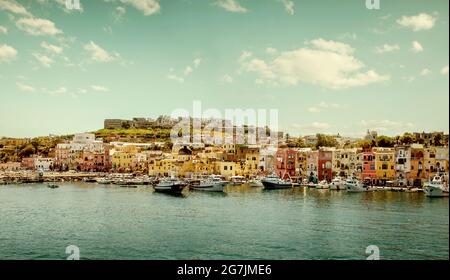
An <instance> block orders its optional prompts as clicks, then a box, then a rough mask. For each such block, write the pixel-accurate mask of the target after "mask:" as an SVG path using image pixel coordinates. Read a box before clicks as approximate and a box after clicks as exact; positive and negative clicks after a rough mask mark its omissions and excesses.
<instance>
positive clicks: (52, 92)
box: [41, 87, 67, 96]
mask: <svg viewBox="0 0 450 280" xmlns="http://www.w3.org/2000/svg"><path fill="white" fill-rule="evenodd" d="M41 90H42V92H44V93H47V94H49V95H51V96H60V95H63V94H65V93H67V88H66V87H59V88H57V89H54V90H48V89H46V88H42V89H41Z"/></svg>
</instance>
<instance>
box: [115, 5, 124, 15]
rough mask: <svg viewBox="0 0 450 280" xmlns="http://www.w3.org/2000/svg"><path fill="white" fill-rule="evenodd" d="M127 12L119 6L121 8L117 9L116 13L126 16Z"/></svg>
mask: <svg viewBox="0 0 450 280" xmlns="http://www.w3.org/2000/svg"><path fill="white" fill-rule="evenodd" d="M126 11H127V10H126V9H125V8H124V7H121V6H119V7H117V8H116V12H117V14H119V15H123V14H125V13H126Z"/></svg>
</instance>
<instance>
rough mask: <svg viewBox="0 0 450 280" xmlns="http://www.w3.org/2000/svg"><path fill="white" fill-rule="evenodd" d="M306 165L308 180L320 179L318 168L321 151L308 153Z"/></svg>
mask: <svg viewBox="0 0 450 280" xmlns="http://www.w3.org/2000/svg"><path fill="white" fill-rule="evenodd" d="M306 165H307V169H306V172H307V176H308V178H310V179H311V178H312V177H315V178H317V177H318V168H319V151H317V150H316V151H311V152H310V153H308V156H307V158H306Z"/></svg>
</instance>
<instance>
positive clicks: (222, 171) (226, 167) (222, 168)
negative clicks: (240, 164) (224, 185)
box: [214, 161, 239, 178]
mask: <svg viewBox="0 0 450 280" xmlns="http://www.w3.org/2000/svg"><path fill="white" fill-rule="evenodd" d="M236 169H237V166H236V163H235V162H233V161H216V162H215V167H214V173H215V174H218V175H221V176H224V177H225V178H230V177H231V176H236V175H238V174H239V173H237V172H236V171H237V170H236Z"/></svg>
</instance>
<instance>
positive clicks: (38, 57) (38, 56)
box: [33, 53, 53, 68]
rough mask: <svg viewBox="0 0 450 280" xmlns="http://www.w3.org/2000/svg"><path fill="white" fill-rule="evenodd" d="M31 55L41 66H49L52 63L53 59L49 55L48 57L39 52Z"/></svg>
mask: <svg viewBox="0 0 450 280" xmlns="http://www.w3.org/2000/svg"><path fill="white" fill-rule="evenodd" d="M33 56H34V57H35V58H36V60H37V61H39V63H40V64H41V65H42V66H44V67H47V68H48V67H50V66H51V65H52V63H53V60H52V59H51V58H50V57H48V56H46V55H43V54H40V53H33Z"/></svg>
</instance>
